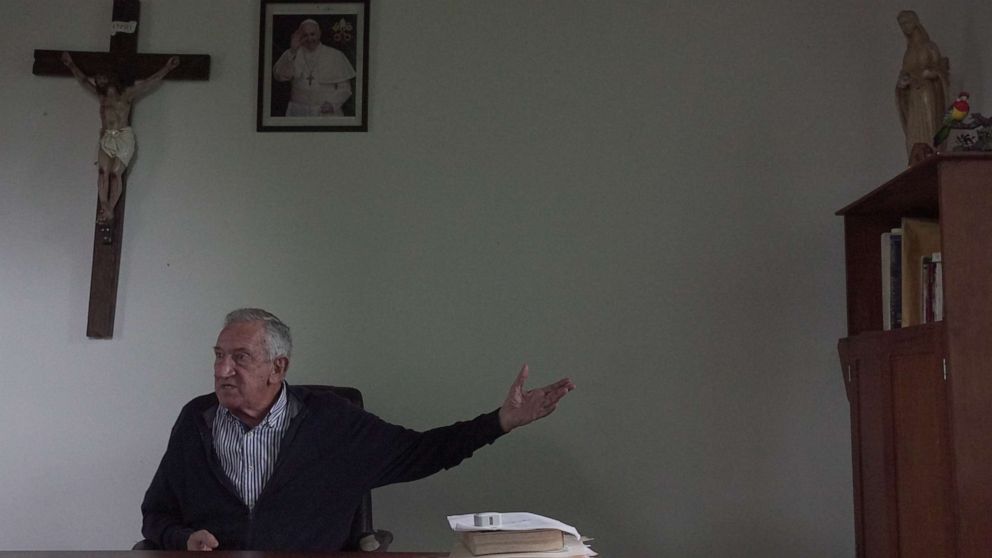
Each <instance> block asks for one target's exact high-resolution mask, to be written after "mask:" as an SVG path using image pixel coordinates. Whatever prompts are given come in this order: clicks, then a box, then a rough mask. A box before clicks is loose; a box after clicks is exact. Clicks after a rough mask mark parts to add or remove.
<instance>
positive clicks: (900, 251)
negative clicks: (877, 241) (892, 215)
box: [881, 217, 944, 329]
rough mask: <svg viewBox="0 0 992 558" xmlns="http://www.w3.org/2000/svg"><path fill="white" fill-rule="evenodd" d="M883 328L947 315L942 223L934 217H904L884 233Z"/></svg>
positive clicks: (907, 324) (931, 319)
mask: <svg viewBox="0 0 992 558" xmlns="http://www.w3.org/2000/svg"><path fill="white" fill-rule="evenodd" d="M881 251H882V252H881V253H882V258H881V261H882V270H881V271H882V329H897V328H900V327H907V326H912V325H918V324H924V323H929V322H937V321H940V320H943V319H944V289H943V265H942V258H941V255H940V226H939V225H938V224H937V222H936V221H934V220H931V219H917V218H909V217H906V218H903V219H902V226H901V227H897V228H894V229H892V230H891V231H889V232H886V233H882V245H881Z"/></svg>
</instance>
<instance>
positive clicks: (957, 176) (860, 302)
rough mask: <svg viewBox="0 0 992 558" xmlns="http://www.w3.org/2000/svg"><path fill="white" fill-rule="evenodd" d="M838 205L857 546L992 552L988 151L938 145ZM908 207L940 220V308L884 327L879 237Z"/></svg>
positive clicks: (867, 551) (913, 213)
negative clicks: (926, 319) (945, 150)
mask: <svg viewBox="0 0 992 558" xmlns="http://www.w3.org/2000/svg"><path fill="white" fill-rule="evenodd" d="M837 214H838V215H840V216H842V217H843V218H844V243H845V262H846V272H847V277H846V281H847V325H848V337H846V338H844V339H841V340H840V342H839V344H838V351H839V353H840V360H841V368H842V371H843V375H844V382H845V387H846V389H847V396H848V400H849V401H850V404H851V435H852V457H853V479H854V496H855V534H856V538H857V548H858V554H857V555H858V556H859V557H871V558H874V557H879V556H885V557H888V556H926V557H928V558H939V557H941V556H989V555H992V436H990V435H989V427H990V426H992V348H990V347H992V154H986V153H977V154H975V153H967V154H941V155H937V156H935V157H931V158H929V159H927V160H925V161H923V162H921V163H919V164H917V165H914V166H913V167H910V168H909V169H906V170H905V171H903V172H902V173H900V174H899V175H898V176H896V177H894V178H893V179H891V180H889V181H888V182H886V183H885V184H882V185H881V186H879V187H878V188H876V189H875V190H873V191H871V192H870V193H868V194H867V195H865V196H863V197H861V198H860V199H858V200H857V201H855V202H853V203H851V204H849V205H848V206H846V207H844V208H843V209H841V210H839V211H838V212H837ZM904 217H918V218H928V219H936V220H938V222H939V225H940V231H941V253H942V258H943V264H942V265H943V284H944V291H943V293H944V320H943V321H942V322H937V323H931V324H924V325H917V326H910V327H906V328H900V329H895V330H892V331H882V308H883V305H882V277H881V275H882V274H881V261H882V260H881V247H880V242H879V239H880V236H881V234H882V233H883V232H887V231H889V230H891V229H892V228H894V227H898V226H900V223H901V220H902V219H903V218H904Z"/></svg>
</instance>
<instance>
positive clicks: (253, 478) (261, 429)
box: [213, 382, 299, 509]
mask: <svg viewBox="0 0 992 558" xmlns="http://www.w3.org/2000/svg"><path fill="white" fill-rule="evenodd" d="M298 410H299V403H298V402H297V401H296V399H295V398H293V397H287V390H286V383H285V382H283V385H282V390H281V391H280V393H279V398H278V399H276V402H275V404H273V405H272V408H271V409H269V412H268V414H267V415H265V418H263V419H262V422H260V423H258V426H256V427H255V428H248V425H246V424H245V423H243V422H241V421H240V420H238V419H237V417H235V416H234V415H233V414H231V412H230V411H228V410H227V409H226V408H224V407H223V406H222V405H218V406H217V413H216V414H215V415H214V424H213V437H214V449H215V451H216V452H217V457H218V458H219V459H220V464H221V467H222V468H223V469H224V473H226V474H227V478H229V479H231V482H232V483H233V484H234V487H235V488H236V489H237V491H238V496H240V497H241V501H242V502H244V503H245V505H246V506H248V509H254V508H255V501H256V500H258V495H259V494H260V493H261V492H262V488H263V487H265V483H266V482H267V481H268V480H269V477H271V476H272V471H273V469H274V468H275V465H276V458H277V457H278V456H279V444H280V443H282V437H283V435H284V434H285V433H286V430H287V429H288V428H289V421H290V419H292V418H293V416H294V415H296V413H297V411H298Z"/></svg>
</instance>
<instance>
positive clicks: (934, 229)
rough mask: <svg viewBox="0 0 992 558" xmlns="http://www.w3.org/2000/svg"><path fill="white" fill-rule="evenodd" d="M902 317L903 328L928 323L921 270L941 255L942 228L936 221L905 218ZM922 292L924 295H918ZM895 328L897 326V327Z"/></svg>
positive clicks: (903, 232)
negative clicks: (927, 259)
mask: <svg viewBox="0 0 992 558" xmlns="http://www.w3.org/2000/svg"><path fill="white" fill-rule="evenodd" d="M901 228H902V258H901V259H902V266H903V271H904V272H903V273H902V274H901V280H902V297H901V298H902V316H901V320H900V327H906V326H912V325H918V324H922V323H924V322H925V320H924V316H923V308H922V305H921V304H920V300H921V298H920V297H921V296H922V293H923V292H924V284H923V277H922V274H921V273H919V272H917V271H913V270H918V269H921V266H922V262H923V258H924V257H927V256H930V255H931V254H933V253H934V252H940V225H939V224H938V223H937V221H935V220H933V219H918V218H912V217H904V218H903V220H902V227H901ZM917 293H920V294H917ZM893 327H895V326H894V325H893Z"/></svg>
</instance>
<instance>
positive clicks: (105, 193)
mask: <svg viewBox="0 0 992 558" xmlns="http://www.w3.org/2000/svg"><path fill="white" fill-rule="evenodd" d="M62 62H63V63H64V64H65V65H66V66H67V67H68V68H69V70H71V71H72V75H74V76H75V77H76V79H77V80H78V81H79V83H81V84H82V85H83V87H85V88H86V89H87V90H88V91H91V92H92V93H95V94H96V95H97V97H99V99H100V149H99V153H98V156H97V165H98V167H99V173H100V175H99V181H98V182H97V187H98V192H99V198H100V210H99V212H98V213H97V218H96V222H97V223H98V224H101V225H110V224H111V223H112V222H113V220H114V208H115V207H116V206H117V202H118V200H120V197H121V191H122V178H123V175H124V172H125V171H126V170H127V165H128V163H129V162H130V161H131V157H132V156H133V155H134V148H135V138H134V132H132V131H131V125H130V119H131V104H132V103H133V102H134V101H135V100H136V99H138V98H139V97H141V96H142V95H145V94H146V93H148V92H149V91H151V90H152V89H154V88H155V86H156V85H158V84H159V82H161V81H162V78H164V77H165V75H166V74H168V73H169V72H170V71H172V69H174V68H175V67H176V66H179V58H178V57H176V56H173V57H171V58H169V61H168V62H166V63H165V66H162V69H160V70H159V71H157V72H155V73H154V74H152V75H151V76H149V77H148V78H147V79H143V80H137V81H135V82H134V83H127V81H128V80H127V79H122V77H121V76H120V75H119V74H120V73H121V72H119V71H118V72H110V73H109V75H104V74H96V75H94V76H92V77H90V76H87V75H86V74H84V73H83V72H82V70H80V69H79V68H78V67H77V66H76V64H75V62H73V61H72V56H70V55H69V53H68V52H63V53H62ZM115 73H116V74H118V75H115Z"/></svg>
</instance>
